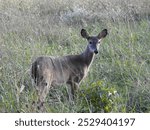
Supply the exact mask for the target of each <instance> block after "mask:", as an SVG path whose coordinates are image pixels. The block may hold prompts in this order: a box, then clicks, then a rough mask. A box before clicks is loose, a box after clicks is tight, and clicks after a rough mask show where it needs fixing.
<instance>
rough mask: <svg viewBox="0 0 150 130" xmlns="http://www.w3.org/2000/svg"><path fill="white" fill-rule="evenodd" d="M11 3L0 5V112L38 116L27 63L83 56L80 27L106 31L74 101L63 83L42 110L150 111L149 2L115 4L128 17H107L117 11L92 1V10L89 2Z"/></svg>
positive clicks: (89, 30) (46, 1)
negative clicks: (68, 55) (43, 58)
mask: <svg viewBox="0 0 150 130" xmlns="http://www.w3.org/2000/svg"><path fill="white" fill-rule="evenodd" d="M12 1H13V0H11V1H4V0H1V1H0V2H1V4H0V9H1V14H0V21H1V22H0V27H1V30H0V112H39V111H38V110H37V109H35V108H33V106H32V102H33V101H35V100H36V98H37V95H36V93H35V89H34V86H33V85H32V83H31V78H30V72H29V71H30V66H31V63H32V62H33V60H34V59H35V58H36V57H38V56H41V55H54V56H56V55H57V56H59V55H67V54H79V53H81V52H82V51H83V50H84V49H85V48H86V45H87V43H86V40H84V39H83V38H82V37H81V36H80V30H81V28H86V29H87V30H88V32H89V33H90V34H91V35H96V34H98V33H99V32H100V31H101V30H102V29H103V28H107V29H108V31H109V35H108V36H107V37H106V38H105V39H104V40H103V42H102V44H101V46H100V50H99V54H98V55H96V57H95V60H94V62H93V64H92V66H91V68H90V72H89V73H88V76H87V77H86V78H85V79H84V81H83V82H82V84H81V86H80V91H79V93H78V94H77V98H76V100H75V101H74V102H73V103H72V104H70V103H69V102H68V98H67V96H68V90H67V89H66V86H65V85H64V86H61V87H58V88H55V89H52V90H51V91H50V92H49V95H48V96H47V99H46V104H45V112H150V33H149V32H150V19H149V14H150V11H149V8H146V7H147V6H148V4H149V3H148V0H145V1H144V2H143V3H142V2H140V1H138V0H137V1H138V2H139V3H138V4H137V5H135V4H134V3H132V2H133V1H131V3H132V4H133V7H136V8H131V7H130V6H129V5H128V4H127V3H126V2H124V3H121V2H120V3H117V7H118V8H121V7H122V6H124V5H125V6H126V7H128V8H127V10H126V16H124V15H123V16H122V15H121V14H122V12H124V10H125V9H124V8H123V9H122V10H120V11H121V12H120V14H119V11H118V10H117V13H118V17H117V18H116V14H115V13H111V11H113V10H114V9H117V7H113V6H111V5H110V4H109V3H107V2H104V1H103V0H101V2H103V4H102V3H101V2H97V1H95V0H93V2H94V4H92V6H90V1H89V0H87V1H86V2H83V3H82V2H79V1H77V2H73V1H72V2H68V1H67V0H64V1H63V2H59V1H57V0H55V1H51V4H50V3H49V2H48V0H45V1H44V2H43V1H40V0H38V1H35V0H31V1H28V0H27V1H24V0H23V1H22V2H19V1H17V0H16V1H15V2H12ZM96 2H97V3H96ZM48 5H49V6H48ZM66 5H67V6H66ZM83 5H84V6H83ZM97 5H99V6H97ZM141 5H143V6H141ZM110 6H111V8H110ZM100 7H101V8H100ZM104 7H105V8H106V10H107V13H106V10H104ZM143 8H145V10H144V9H143ZM134 9H135V10H134ZM91 10H92V11H91ZM131 10H132V11H133V12H132V13H131ZM101 11H102V12H101ZM144 11H145V12H144ZM85 12H86V13H85ZM103 13H105V14H106V16H107V17H106V16H104V15H103ZM137 16H138V19H137ZM23 86H25V89H24V91H23V92H22V93H20V88H21V87H23ZM110 95H111V96H110Z"/></svg>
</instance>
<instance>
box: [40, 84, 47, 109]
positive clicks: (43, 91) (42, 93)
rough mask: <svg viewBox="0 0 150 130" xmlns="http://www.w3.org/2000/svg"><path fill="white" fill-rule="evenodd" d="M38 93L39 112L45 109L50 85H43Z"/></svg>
mask: <svg viewBox="0 0 150 130" xmlns="http://www.w3.org/2000/svg"><path fill="white" fill-rule="evenodd" d="M37 92H38V101H37V104H38V105H37V108H38V110H42V109H43V107H44V102H45V99H46V96H47V94H48V92H49V85H48V84H47V83H45V85H42V86H41V87H40V89H39V90H38V91H37Z"/></svg>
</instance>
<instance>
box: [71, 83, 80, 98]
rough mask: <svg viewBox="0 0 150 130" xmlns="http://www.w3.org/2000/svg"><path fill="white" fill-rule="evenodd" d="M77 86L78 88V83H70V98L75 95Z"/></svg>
mask: <svg viewBox="0 0 150 130" xmlns="http://www.w3.org/2000/svg"><path fill="white" fill-rule="evenodd" d="M78 88H79V84H78V83H75V82H74V83H72V85H71V94H72V99H73V100H74V99H75V97H76V93H77V91H78Z"/></svg>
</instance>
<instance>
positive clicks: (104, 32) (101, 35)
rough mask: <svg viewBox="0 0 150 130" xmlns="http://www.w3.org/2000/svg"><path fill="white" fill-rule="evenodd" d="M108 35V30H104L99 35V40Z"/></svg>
mask: <svg viewBox="0 0 150 130" xmlns="http://www.w3.org/2000/svg"><path fill="white" fill-rule="evenodd" d="M107 34H108V32H107V29H104V30H102V31H101V32H100V33H99V34H98V36H97V38H98V39H101V38H104V37H106V36H107Z"/></svg>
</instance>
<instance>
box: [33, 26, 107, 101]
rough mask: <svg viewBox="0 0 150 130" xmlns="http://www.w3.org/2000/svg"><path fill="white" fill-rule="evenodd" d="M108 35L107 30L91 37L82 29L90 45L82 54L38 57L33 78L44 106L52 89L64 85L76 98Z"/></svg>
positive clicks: (82, 34)
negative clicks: (101, 44)
mask: <svg viewBox="0 0 150 130" xmlns="http://www.w3.org/2000/svg"><path fill="white" fill-rule="evenodd" d="M106 35H107V29H104V30H102V31H101V32H100V33H99V34H98V35H97V36H89V34H88V33H87V31H86V30H85V29H82V30H81V36H82V37H83V38H85V39H87V41H88V45H87V47H86V49H85V51H84V52H82V53H81V54H78V55H67V56H60V57H52V56H49V57H48V56H41V57H38V58H37V59H36V60H35V61H34V62H33V63H32V67H31V77H32V79H33V80H34V83H35V85H36V87H35V88H36V90H37V92H38V101H39V102H40V103H42V104H43V102H44V101H45V98H46V96H47V94H48V92H49V90H50V88H51V87H54V86H58V85H61V84H64V83H66V84H68V85H70V86H71V94H72V96H74V95H75V92H76V91H77V90H78V88H79V85H80V83H81V81H82V80H83V78H84V77H85V76H86V75H87V73H88V70H89V68H90V65H91V63H92V62H93V58H94V55H95V54H97V53H98V48H99V45H100V42H101V40H102V39H103V38H104V37H106Z"/></svg>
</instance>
